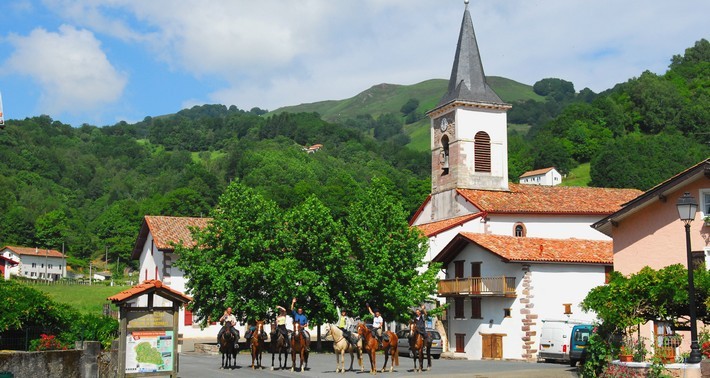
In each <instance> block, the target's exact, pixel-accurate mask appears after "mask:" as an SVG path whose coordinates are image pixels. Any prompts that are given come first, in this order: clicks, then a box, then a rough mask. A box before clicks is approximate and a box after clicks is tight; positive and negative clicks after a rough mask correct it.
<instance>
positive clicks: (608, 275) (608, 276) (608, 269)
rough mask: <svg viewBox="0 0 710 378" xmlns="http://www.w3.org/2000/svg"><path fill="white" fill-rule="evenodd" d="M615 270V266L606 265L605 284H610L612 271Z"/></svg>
mask: <svg viewBox="0 0 710 378" xmlns="http://www.w3.org/2000/svg"><path fill="white" fill-rule="evenodd" d="M613 271H614V267H613V266H609V265H607V266H605V267H604V283H605V284H608V283H609V281H611V272H613Z"/></svg>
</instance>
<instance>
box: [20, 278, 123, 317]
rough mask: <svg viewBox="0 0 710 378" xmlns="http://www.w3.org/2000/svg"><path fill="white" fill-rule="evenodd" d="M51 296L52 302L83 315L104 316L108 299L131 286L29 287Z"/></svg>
mask: <svg viewBox="0 0 710 378" xmlns="http://www.w3.org/2000/svg"><path fill="white" fill-rule="evenodd" d="M29 286H30V287H32V288H34V289H37V290H39V291H42V292H44V293H46V294H47V295H49V297H50V298H52V300H55V301H57V302H59V303H64V304H67V305H69V306H71V307H73V308H74V309H76V310H77V311H79V312H81V313H83V314H95V315H98V314H102V313H103V308H104V303H109V302H108V301H107V300H106V298H108V297H110V296H112V295H115V294H118V293H120V292H121V291H123V290H126V289H128V288H130V286H106V285H104V284H94V285H29Z"/></svg>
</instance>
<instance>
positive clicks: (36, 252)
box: [0, 245, 65, 258]
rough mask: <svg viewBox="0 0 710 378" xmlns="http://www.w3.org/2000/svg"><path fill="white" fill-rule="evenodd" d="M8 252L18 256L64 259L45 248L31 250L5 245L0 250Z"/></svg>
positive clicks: (54, 251) (60, 254)
mask: <svg viewBox="0 0 710 378" xmlns="http://www.w3.org/2000/svg"><path fill="white" fill-rule="evenodd" d="M6 249H8V250H10V251H12V252H14V253H16V254H18V255H32V256H49V257H59V258H64V257H65V256H64V255H63V254H62V253H61V252H59V251H56V250H54V249H45V248H31V247H15V246H11V245H6V246H5V247H3V248H2V249H0V250H6Z"/></svg>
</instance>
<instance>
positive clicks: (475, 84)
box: [427, 0, 511, 197]
mask: <svg viewBox="0 0 710 378" xmlns="http://www.w3.org/2000/svg"><path fill="white" fill-rule="evenodd" d="M465 4H466V7H465V10H464V14H463V21H462V22H461V31H460V33H459V39H458V44H457V46H456V55H455V57H454V64H453V68H452V69H451V78H450V79H449V87H448V90H447V92H446V94H445V95H444V96H443V97H442V98H441V101H439V104H438V105H437V106H436V107H435V108H434V109H433V110H431V111H429V112H428V113H427V115H428V116H429V118H430V119H431V175H432V176H431V183H432V188H431V189H432V195H434V196H435V195H436V194H437V193H443V192H447V191H450V190H454V189H481V190H508V133H507V111H508V109H510V108H511V105H510V104H506V103H504V102H503V101H502V100H501V99H500V97H498V95H497V94H496V93H495V92H494V91H493V89H492V88H491V87H490V86H489V85H488V83H487V82H486V77H485V75H484V73H483V65H482V63H481V56H480V54H479V52H478V43H477V42H476V35H475V33H474V30H473V21H471V14H470V13H469V10H468V0H466V1H465ZM447 197H448V196H447Z"/></svg>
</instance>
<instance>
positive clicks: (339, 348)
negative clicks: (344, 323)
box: [325, 324, 365, 373]
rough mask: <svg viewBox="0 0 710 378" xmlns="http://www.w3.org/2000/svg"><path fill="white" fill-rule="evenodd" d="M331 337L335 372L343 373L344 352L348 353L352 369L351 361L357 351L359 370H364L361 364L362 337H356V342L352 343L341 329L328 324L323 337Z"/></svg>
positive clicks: (353, 360) (353, 359)
mask: <svg viewBox="0 0 710 378" xmlns="http://www.w3.org/2000/svg"><path fill="white" fill-rule="evenodd" d="M328 336H330V337H332V338H333V351H335V372H336V373H339V372H342V373H345V352H348V353H350V370H353V362H355V356H354V355H353V353H357V362H358V363H359V364H360V371H365V367H364V366H362V339H361V338H359V337H358V340H357V344H355V345H353V344H351V343H350V342H348V340H346V339H345V336H343V331H342V330H341V329H340V328H338V327H337V326H336V325H335V324H328V328H327V329H326V330H325V337H326V338H327V337H328Z"/></svg>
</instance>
